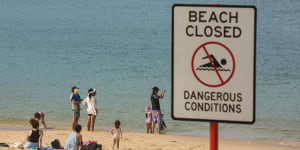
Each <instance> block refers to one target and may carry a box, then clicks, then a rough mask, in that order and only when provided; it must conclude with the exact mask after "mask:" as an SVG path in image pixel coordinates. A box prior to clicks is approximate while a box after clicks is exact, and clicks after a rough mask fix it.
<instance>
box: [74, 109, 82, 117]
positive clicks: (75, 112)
mask: <svg viewBox="0 0 300 150" xmlns="http://www.w3.org/2000/svg"><path fill="white" fill-rule="evenodd" d="M73 115H74V117H75V118H79V117H80V111H75V110H73Z"/></svg>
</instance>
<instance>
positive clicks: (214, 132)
mask: <svg viewBox="0 0 300 150" xmlns="http://www.w3.org/2000/svg"><path fill="white" fill-rule="evenodd" d="M218 130H219V129H218V122H210V136H209V149H210V150H218V142H219V139H218V138H219V133H218Z"/></svg>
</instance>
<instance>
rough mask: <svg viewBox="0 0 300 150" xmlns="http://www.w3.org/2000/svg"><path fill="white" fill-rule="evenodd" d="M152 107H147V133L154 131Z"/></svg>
mask: <svg viewBox="0 0 300 150" xmlns="http://www.w3.org/2000/svg"><path fill="white" fill-rule="evenodd" d="M151 124H152V108H151V107H150V106H147V107H146V133H152V127H151Z"/></svg>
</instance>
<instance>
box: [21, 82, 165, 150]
mask: <svg viewBox="0 0 300 150" xmlns="http://www.w3.org/2000/svg"><path fill="white" fill-rule="evenodd" d="M71 92H72V93H71V95H70V99H69V101H70V102H71V103H72V111H73V121H72V129H73V132H72V133H71V135H70V136H69V138H68V140H67V141H66V143H65V146H64V149H68V150H79V148H80V147H82V145H83V140H82V135H81V134H80V133H81V130H82V127H81V125H79V124H78V120H79V117H80V111H81V108H80V104H81V103H82V104H83V105H84V106H85V107H86V108H87V114H88V119H87V123H86V128H87V130H88V131H94V126H95V120H96V116H97V115H98V113H99V110H98V108H97V104H96V98H95V96H96V94H97V89H94V88H90V89H89V90H88V96H87V97H86V98H85V99H84V100H83V99H81V97H80V95H79V88H77V87H76V86H74V87H72V88H71ZM158 92H159V88H157V87H153V89H152V95H151V104H152V107H150V106H146V108H145V112H146V121H145V122H146V133H154V129H155V125H156V124H157V129H158V133H159V134H160V133H161V129H163V128H165V127H166V125H165V123H164V121H163V115H162V113H161V109H160V103H159V100H160V99H162V98H163V97H164V94H165V92H166V90H164V89H163V90H162V92H161V94H160V95H159V94H158ZM39 121H41V122H42V124H43V126H44V128H45V129H46V128H47V125H46V122H45V114H44V113H43V112H36V113H35V114H34V117H33V118H31V119H30V121H29V122H30V125H31V126H32V130H31V131H29V132H28V134H27V136H26V138H25V141H24V143H25V144H24V148H32V149H40V148H41V147H42V139H43V130H41V129H39ZM120 125H121V122H120V121H119V120H116V121H115V126H114V127H113V128H112V129H111V131H110V132H111V134H112V136H113V146H112V148H113V149H114V148H115V145H116V147H117V149H119V142H120V139H122V129H121V127H120ZM56 141H57V140H56ZM58 145H60V143H58ZM58 147H59V148H62V147H61V146H58Z"/></svg>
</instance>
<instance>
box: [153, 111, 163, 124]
mask: <svg viewBox="0 0 300 150" xmlns="http://www.w3.org/2000/svg"><path fill="white" fill-rule="evenodd" d="M160 120H161V112H160V111H159V110H152V123H153V124H156V123H158V124H161V121H160Z"/></svg>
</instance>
